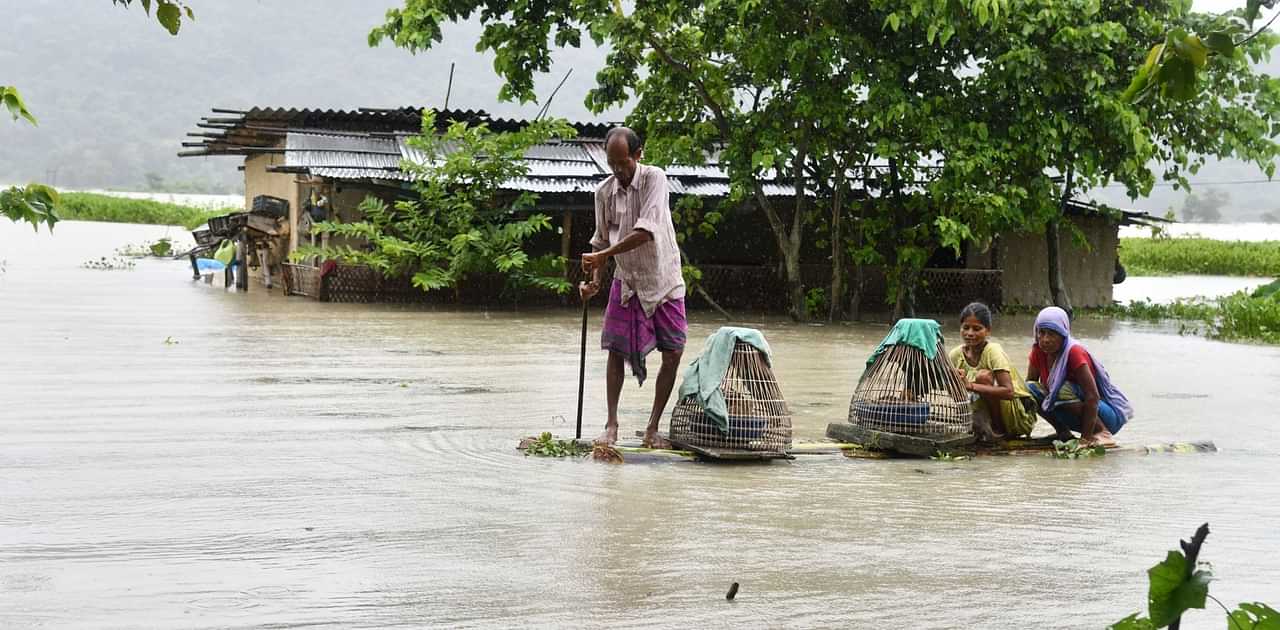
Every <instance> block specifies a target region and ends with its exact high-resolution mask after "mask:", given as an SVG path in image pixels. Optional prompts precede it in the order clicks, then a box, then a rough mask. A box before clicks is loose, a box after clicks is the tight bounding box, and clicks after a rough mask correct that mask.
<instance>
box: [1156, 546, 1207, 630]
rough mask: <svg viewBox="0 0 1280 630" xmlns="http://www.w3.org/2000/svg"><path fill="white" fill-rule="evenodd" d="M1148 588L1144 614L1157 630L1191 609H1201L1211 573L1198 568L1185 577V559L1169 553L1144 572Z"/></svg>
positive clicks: (1178, 552) (1178, 554)
mask: <svg viewBox="0 0 1280 630" xmlns="http://www.w3.org/2000/svg"><path fill="white" fill-rule="evenodd" d="M1147 576H1148V577H1149V579H1150V583H1151V586H1150V589H1149V590H1148V592H1147V615H1148V616H1149V617H1150V618H1151V623H1153V624H1155V625H1156V627H1157V628H1163V627H1165V626H1167V625H1169V624H1170V623H1172V622H1173V621H1174V620H1175V619H1177V618H1178V617H1180V616H1182V613H1184V612H1186V611H1187V610H1189V609H1192V608H1204V602H1205V596H1207V595H1208V594H1209V582H1210V581H1211V580H1213V572H1212V571H1211V570H1209V569H1208V568H1204V569H1198V570H1196V571H1195V572H1194V573H1192V574H1191V575H1190V576H1188V575H1187V558H1186V556H1183V555H1182V552H1180V551H1170V552H1169V555H1168V556H1167V557H1166V558H1165V559H1164V562H1161V563H1160V564H1157V565H1155V566H1153V567H1151V568H1150V569H1148V570H1147Z"/></svg>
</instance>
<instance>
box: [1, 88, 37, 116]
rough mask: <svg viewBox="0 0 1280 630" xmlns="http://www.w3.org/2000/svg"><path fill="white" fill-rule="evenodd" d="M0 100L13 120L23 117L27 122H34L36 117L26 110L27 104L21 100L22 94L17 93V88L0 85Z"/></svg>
mask: <svg viewBox="0 0 1280 630" xmlns="http://www.w3.org/2000/svg"><path fill="white" fill-rule="evenodd" d="M0 101H3V102H4V106H5V108H7V109H8V110H9V114H10V115H12V116H13V119H14V120H17V119H18V118H24V119H26V121H27V122H29V123H31V124H33V125H34V124H36V118H35V116H32V115H31V112H30V111H28V110H27V104H26V103H24V102H22V95H21V94H19V93H18V88H15V87H11V86H7V85H0Z"/></svg>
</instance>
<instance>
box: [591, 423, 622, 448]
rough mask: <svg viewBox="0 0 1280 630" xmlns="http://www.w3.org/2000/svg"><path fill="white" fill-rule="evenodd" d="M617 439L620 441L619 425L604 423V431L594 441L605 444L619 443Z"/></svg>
mask: <svg viewBox="0 0 1280 630" xmlns="http://www.w3.org/2000/svg"><path fill="white" fill-rule="evenodd" d="M617 441H618V425H616V424H606V425H604V433H601V434H600V437H598V438H596V439H595V441H594V442H592V443H593V444H597V445H598V444H604V445H606V446H608V445H613V444H615V443H617Z"/></svg>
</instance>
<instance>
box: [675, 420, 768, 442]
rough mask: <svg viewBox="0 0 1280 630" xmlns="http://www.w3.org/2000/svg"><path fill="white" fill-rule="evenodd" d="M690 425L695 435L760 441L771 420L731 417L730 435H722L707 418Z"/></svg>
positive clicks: (694, 421)
mask: <svg viewBox="0 0 1280 630" xmlns="http://www.w3.org/2000/svg"><path fill="white" fill-rule="evenodd" d="M689 425H690V428H691V429H693V432H694V433H698V434H701V435H710V436H714V437H723V438H726V439H729V440H758V439H760V436H762V435H764V431H765V429H766V428H768V427H769V419H768V418H751V417H744V416H729V433H728V435H726V434H724V433H721V432H720V428H719V427H717V426H716V425H715V423H713V422H711V419H710V418H707V417H706V416H699V417H698V418H697V419H695V420H693V421H692V422H690V423H689Z"/></svg>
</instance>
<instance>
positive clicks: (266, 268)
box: [258, 245, 271, 289]
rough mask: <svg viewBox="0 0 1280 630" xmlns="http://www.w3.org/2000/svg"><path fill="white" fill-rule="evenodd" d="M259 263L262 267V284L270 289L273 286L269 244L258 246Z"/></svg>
mask: <svg viewBox="0 0 1280 630" xmlns="http://www.w3.org/2000/svg"><path fill="white" fill-rule="evenodd" d="M258 265H259V266H261V267H262V284H264V285H266V287H267V288H268V289H270V288H271V248H270V247H269V246H265V245H264V246H259V247H258Z"/></svg>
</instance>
